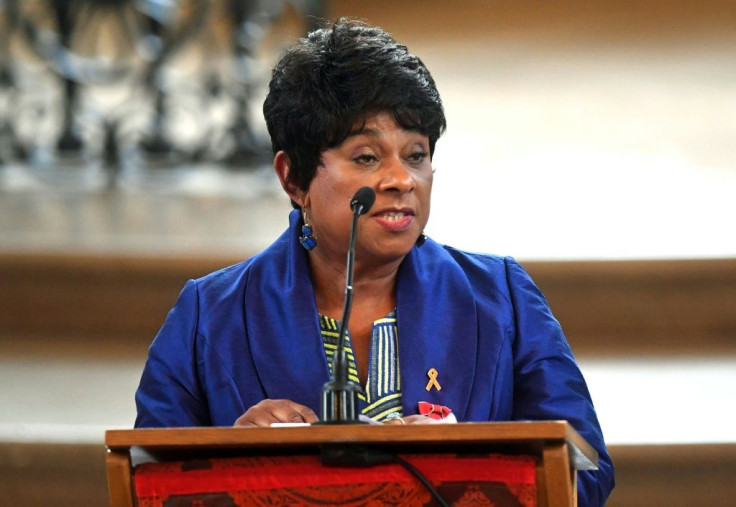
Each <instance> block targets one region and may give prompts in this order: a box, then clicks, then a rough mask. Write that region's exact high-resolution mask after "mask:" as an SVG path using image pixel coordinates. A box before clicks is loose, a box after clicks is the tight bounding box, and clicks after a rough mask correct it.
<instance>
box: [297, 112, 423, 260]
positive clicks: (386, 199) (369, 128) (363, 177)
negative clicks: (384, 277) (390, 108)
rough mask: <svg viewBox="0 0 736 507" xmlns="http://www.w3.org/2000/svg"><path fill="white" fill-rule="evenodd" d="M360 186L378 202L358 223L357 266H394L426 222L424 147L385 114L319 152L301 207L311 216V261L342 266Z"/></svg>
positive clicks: (420, 137)
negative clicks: (319, 159) (353, 201)
mask: <svg viewBox="0 0 736 507" xmlns="http://www.w3.org/2000/svg"><path fill="white" fill-rule="evenodd" d="M363 186H368V187H371V188H372V189H373V190H374V191H375V192H376V201H375V203H374V204H373V206H372V207H371V209H370V211H368V213H367V214H365V215H363V216H361V217H360V220H359V224H358V239H357V242H356V262H357V263H358V264H374V263H375V264H380V263H385V262H391V261H396V260H400V259H401V258H403V257H404V256H405V255H406V254H407V253H409V251H410V250H411V248H412V246H413V245H414V243H415V242H416V240H417V238H418V237H419V235H420V234H421V233H422V231H423V230H424V227H425V226H426V224H427V220H428V219H429V207H430V194H431V191H432V164H431V160H430V156H429V139H428V138H427V137H426V136H424V135H422V134H420V133H418V132H412V131H407V130H404V129H403V128H402V127H401V126H399V125H398V124H397V123H396V120H394V117H393V115H391V114H390V113H378V114H375V115H372V116H369V117H368V118H367V119H366V122H365V126H364V127H363V128H362V129H360V130H356V131H355V132H353V133H352V134H351V135H350V136H348V138H347V139H345V141H343V143H342V144H340V145H339V146H337V147H335V148H332V149H329V150H326V151H324V152H323V153H322V164H321V165H320V166H319V167H318V168H317V172H316V175H315V177H314V179H313V180H312V182H311V183H310V185H309V188H308V189H307V191H306V193H305V194H304V196H303V202H302V203H301V204H302V205H303V206H307V207H308V208H309V222H310V224H311V225H312V229H313V233H314V235H315V236H316V237H317V239H318V241H319V245H318V246H317V248H316V249H315V250H313V251H312V252H311V253H312V254H313V255H316V256H317V257H319V258H324V259H325V260H327V261H328V262H344V259H345V255H346V254H347V248H348V242H349V238H350V227H351V223H352V211H351V209H350V200H351V198H352V197H353V195H354V194H355V192H356V191H357V190H358V189H359V188H360V187H363Z"/></svg>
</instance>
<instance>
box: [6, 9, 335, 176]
mask: <svg viewBox="0 0 736 507" xmlns="http://www.w3.org/2000/svg"><path fill="white" fill-rule="evenodd" d="M323 14H324V6H323V2H322V1H315V0H306V1H305V0H292V1H288V0H276V1H267V0H251V1H248V0H223V1H222V2H219V1H218V2H212V1H210V0H23V1H22V2H21V1H19V0H0V114H2V116H0V168H1V167H2V165H3V164H8V163H18V164H21V165H24V166H27V167H28V168H29V171H31V172H33V174H36V175H42V176H43V177H44V178H47V179H52V180H54V181H57V180H64V181H65V182H67V183H68V182H70V181H71V182H72V183H71V184H79V185H88V186H92V187H94V186H97V187H116V186H119V184H120V182H121V180H126V179H127V180H130V179H131V177H133V176H134V178H133V179H135V180H136V181H138V182H139V183H140V184H145V181H146V178H147V177H148V175H151V174H152V171H155V170H156V169H159V168H168V169H174V168H176V167H181V166H187V165H188V166H191V165H192V164H217V165H222V166H227V167H233V168H236V169H248V168H253V167H258V166H262V165H264V164H266V163H267V162H268V160H269V159H270V156H271V154H270V145H269V143H268V141H267V136H266V135H265V130H264V129H263V128H262V127H260V126H259V125H258V122H257V121H254V120H252V117H253V116H254V109H255V108H254V105H257V106H258V109H260V104H256V102H257V101H258V99H259V94H260V95H261V96H262V94H263V90H265V85H266V83H267V81H268V78H269V70H270V66H271V64H272V63H273V62H272V60H273V57H274V55H275V50H278V49H280V48H279V47H278V46H280V45H286V43H287V42H289V43H290V42H292V41H293V39H295V38H296V37H298V36H301V35H303V33H305V32H306V31H307V30H308V29H311V28H313V27H314V26H316V24H317V23H318V21H317V20H318V18H321V17H322V15H323ZM289 16H291V17H296V18H298V19H299V23H300V27H301V28H300V30H299V31H300V33H298V34H296V35H295V36H293V37H292V36H290V40H288V41H283V44H279V42H278V41H277V42H276V46H277V47H276V48H274V49H273V50H271V52H270V53H269V50H268V49H265V48H264V44H265V42H266V41H267V39H268V38H269V37H270V38H271V40H270V41H269V42H270V43H271V44H272V45H273V44H274V41H273V39H274V37H276V38H278V35H277V36H273V33H272V32H273V29H275V27H277V25H278V24H279V23H281V22H282V21H283V20H284V19H286V18H287V17H289ZM264 60H268V61H264ZM259 127H260V128H259ZM75 178H76V179H75Z"/></svg>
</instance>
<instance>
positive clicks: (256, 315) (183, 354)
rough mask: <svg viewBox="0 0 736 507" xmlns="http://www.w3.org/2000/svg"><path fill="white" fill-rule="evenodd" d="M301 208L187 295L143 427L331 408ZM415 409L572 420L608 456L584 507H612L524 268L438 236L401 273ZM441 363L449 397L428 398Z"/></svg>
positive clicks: (575, 373) (405, 364) (149, 366)
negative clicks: (323, 399)
mask: <svg viewBox="0 0 736 507" xmlns="http://www.w3.org/2000/svg"><path fill="white" fill-rule="evenodd" d="M300 225H301V224H300V217H299V213H298V212H296V211H294V212H292V214H291V216H290V226H289V229H287V231H285V232H284V234H283V235H282V236H281V237H280V238H279V239H278V240H276V242H275V243H273V244H272V245H271V246H270V247H269V248H267V249H266V250H264V251H263V252H261V253H260V254H258V255H256V256H255V257H252V258H251V259H249V260H247V261H245V262H242V263H239V264H236V265H234V266H230V267H228V268H225V269H222V270H220V271H217V272H215V273H212V274H210V275H207V276H205V277H203V278H200V279H198V280H190V281H189V282H187V284H186V285H185V286H184V289H183V290H182V292H181V294H180V295H179V299H178V301H177V302H176V304H175V306H174V308H173V309H172V310H171V312H170V313H169V315H168V317H167V318H166V321H165V323H164V325H163V327H162V328H161V330H160V331H159V333H158V335H157V336H156V339H155V340H154V342H153V344H152V345H151V348H150V350H149V357H148V360H147V362H146V366H145V369H144V371H143V376H142V378H141V382H140V386H139V388H138V391H137V393H136V404H137V407H138V416H137V419H136V423H135V425H136V427H175V426H231V425H232V424H233V423H234V422H235V420H236V419H237V418H238V417H240V416H241V415H242V414H243V413H244V412H245V411H246V410H247V409H248V408H249V407H251V406H253V405H255V404H256V403H258V402H259V401H261V400H263V399H265V398H271V399H280V398H285V399H290V400H293V401H295V402H298V403H301V404H304V405H307V406H309V407H311V408H312V409H313V410H314V411H315V412H316V413H319V407H320V392H321V388H322V385H323V384H324V383H325V382H326V381H327V380H328V378H329V366H328V364H327V360H326V358H325V353H324V347H323V342H322V337H321V335H320V327H319V321H318V313H317V308H316V305H315V300H314V292H313V289H312V282H311V280H310V276H309V270H308V267H307V258H306V253H305V251H304V250H303V249H302V247H301V246H300V245H299V242H298V236H299V230H300ZM396 291H397V294H396V300H397V304H396V309H397V310H396V311H397V319H398V324H397V325H398V332H399V363H400V368H401V390H402V394H403V409H404V414H406V415H409V414H415V413H417V404H418V402H419V401H427V402H430V403H437V404H441V405H445V406H447V407H449V408H451V409H452V411H453V412H454V413H455V415H456V417H457V419H458V421H461V422H462V421H509V420H552V419H565V420H567V421H569V422H570V424H571V425H572V426H573V427H574V428H575V429H576V430H577V431H578V432H579V433H580V434H581V435H582V436H583V437H584V438H585V439H586V440H587V441H588V442H589V443H590V444H591V445H592V446H593V447H594V448H595V449H596V450H597V451H598V452H599V454H600V462H599V467H600V468H599V470H598V471H595V472H581V473H580V474H579V483H578V487H579V489H578V494H579V501H580V505H583V506H585V505H591V506H592V505H603V504H604V503H605V499H606V498H607V497H608V495H609V493H610V491H611V489H612V488H613V484H614V480H613V467H612V463H611V460H610V457H609V455H608V452H607V450H606V447H605V444H604V441H603V435H602V433H601V429H600V426H599V424H598V420H597V417H596V414H595V409H594V408H593V403H592V401H591V399H590V395H589V393H588V389H587V386H586V384H585V380H584V379H583V376H582V374H581V372H580V369H579V368H578V366H577V364H576V362H575V359H574V357H573V354H572V352H571V350H570V347H569V345H568V343H567V340H566V339H565V336H564V335H563V333H562V329H561V328H560V325H559V323H558V322H557V320H556V319H555V318H554V317H553V315H552V313H551V311H550V309H549V306H548V305H547V302H546V300H545V298H544V296H543V295H542V294H541V292H540V291H539V290H538V289H537V287H536V286H535V285H534V283H533V282H532V280H531V279H530V277H529V275H528V274H527V273H526V272H525V271H524V269H523V268H522V267H521V266H520V265H519V264H517V263H516V262H515V261H513V259H510V258H500V257H495V256H490V255H479V254H470V253H466V252H462V251H459V250H456V249H453V248H450V247H446V246H441V245H439V244H437V243H435V242H434V241H432V240H431V239H428V240H427V241H426V242H425V243H424V244H423V245H422V246H421V247H419V246H417V247H414V248H413V249H412V251H411V252H410V253H409V254H408V255H407V256H406V258H405V259H404V261H403V263H402V264H401V267H400V269H399V273H398V281H397V288H396ZM431 368H434V369H435V370H437V372H438V376H437V381H438V382H439V383H440V385H441V386H442V389H441V390H437V389H431V390H430V391H429V392H428V391H427V390H426V389H425V387H426V385H427V382H428V380H429V378H428V376H427V372H428V370H429V369H431Z"/></svg>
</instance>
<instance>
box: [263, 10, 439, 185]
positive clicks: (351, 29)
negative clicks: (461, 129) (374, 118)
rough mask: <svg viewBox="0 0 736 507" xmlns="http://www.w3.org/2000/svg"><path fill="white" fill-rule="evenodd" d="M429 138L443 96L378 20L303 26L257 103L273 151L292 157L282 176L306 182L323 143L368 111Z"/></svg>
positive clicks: (340, 136) (335, 139) (335, 141)
mask: <svg viewBox="0 0 736 507" xmlns="http://www.w3.org/2000/svg"><path fill="white" fill-rule="evenodd" d="M378 112H390V113H391V114H393V116H394V118H395V119H396V122H397V123H398V124H399V125H401V127H402V128H405V129H407V130H412V131H417V132H420V133H421V134H423V135H426V136H427V137H428V138H429V149H430V156H431V154H432V153H434V147H435V143H436V142H437V140H438V139H439V137H440V136H441V135H442V133H443V132H444V130H445V127H446V121H445V113H444V108H443V107H442V100H441V99H440V95H439V93H438V92H437V87H436V86H435V83H434V80H433V79H432V76H431V74H430V73H429V70H427V67H425V65H424V63H422V61H421V60H420V59H419V58H418V57H416V56H414V55H413V54H411V53H409V50H408V49H407V48H406V46H403V45H401V44H399V43H397V42H396V41H395V40H394V38H393V37H392V36H391V35H390V34H389V33H387V32H386V31H384V30H383V29H381V28H378V27H374V26H370V25H368V24H366V23H364V22H361V21H358V20H354V19H349V18H340V19H338V20H337V21H335V23H334V24H332V25H331V26H327V27H325V28H321V29H318V30H315V31H313V32H311V33H309V34H308V35H307V36H306V37H305V38H303V39H300V40H299V42H298V43H297V44H296V45H294V46H292V47H291V48H289V49H288V50H287V51H286V52H285V53H284V55H283V56H282V58H281V60H280V61H279V62H278V64H277V65H276V67H274V69H273V72H272V76H271V82H270V83H269V92H268V96H267V97H266V100H265V102H264V103H263V115H264V117H265V118H266V125H267V126H268V133H269V134H270V136H271V145H272V148H273V152H274V154H275V153H277V152H279V151H280V150H283V151H284V152H285V153H286V154H287V155H288V157H289V159H290V161H291V171H290V176H289V180H290V182H291V183H293V184H295V185H296V186H297V187H299V188H301V189H302V190H306V189H307V188H308V187H309V184H310V183H311V181H312V179H313V178H314V176H315V173H316V170H317V166H318V165H319V164H320V161H321V154H322V152H323V151H325V150H327V149H330V148H334V147H335V146H338V145H339V144H340V143H342V142H343V141H344V140H345V139H346V138H347V137H348V135H349V134H350V132H351V130H352V128H353V126H354V125H355V124H356V123H358V122H361V121H365V119H366V117H367V116H368V115H370V114H372V113H378Z"/></svg>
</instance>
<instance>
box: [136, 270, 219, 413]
mask: <svg viewBox="0 0 736 507" xmlns="http://www.w3.org/2000/svg"><path fill="white" fill-rule="evenodd" d="M198 299H199V297H198V287H197V282H196V281H194V280H190V281H189V282H187V284H186V285H185V286H184V288H183V289H182V291H181V293H180V294H179V298H178V300H177V302H176V304H175V305H174V307H173V308H172V309H171V311H170V312H169V314H168V316H167V317H166V321H165V322H164V325H163V326H162V327H161V329H160V331H159V332H158V334H157V335H156V338H155V339H154V341H153V343H152V344H151V347H150V348H149V351H148V360H147V361H146V365H145V367H144V369H143V374H142V376H141V381H140V385H139V386H138V390H137V392H136V395H135V401H136V407H137V410H138V415H137V417H136V421H135V427H136V428H155V427H183V426H210V425H211V421H210V415H209V409H208V404H207V400H206V396H205V393H204V391H203V389H202V387H201V385H202V384H201V382H200V380H201V379H200V376H199V366H200V365H199V364H198V360H197V358H198V357H199V356H200V354H199V353H198V350H197V346H198V340H197V325H198V321H199V301H198Z"/></svg>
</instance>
